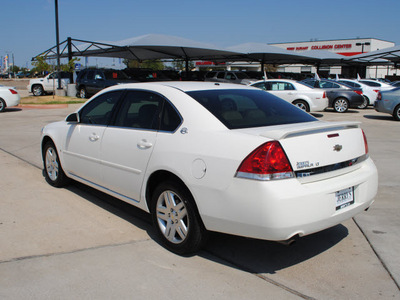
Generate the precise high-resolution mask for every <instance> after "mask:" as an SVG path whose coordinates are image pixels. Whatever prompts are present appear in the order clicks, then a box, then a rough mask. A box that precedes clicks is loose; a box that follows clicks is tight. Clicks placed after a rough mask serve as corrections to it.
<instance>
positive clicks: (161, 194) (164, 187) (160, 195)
mask: <svg viewBox="0 0 400 300" xmlns="http://www.w3.org/2000/svg"><path fill="white" fill-rule="evenodd" d="M151 214H152V219H153V223H154V225H155V227H156V230H157V234H158V235H159V236H160V238H161V240H162V243H163V244H164V246H165V247H166V248H167V249H169V250H171V251H172V252H175V253H177V254H189V253H193V252H196V251H197V250H199V249H200V248H201V246H202V245H203V244H204V242H205V240H206V236H207V232H206V230H205V228H204V226H203V224H202V222H201V220H200V216H199V214H198V212H197V208H196V206H195V203H194V200H193V197H192V195H191V194H190V192H189V190H188V189H187V188H186V187H185V186H184V185H183V184H180V183H178V182H175V181H167V182H163V183H161V184H160V185H158V186H157V187H156V189H155V190H154V193H153V196H152V201H151Z"/></svg>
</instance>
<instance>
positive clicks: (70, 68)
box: [60, 57, 80, 73]
mask: <svg viewBox="0 0 400 300" xmlns="http://www.w3.org/2000/svg"><path fill="white" fill-rule="evenodd" d="M77 61H80V59H79V58H77V57H74V58H73V59H71V60H70V61H69V62H68V63H67V64H62V65H61V66H60V67H61V71H64V72H68V73H72V72H73V71H74V70H75V63H76V62H77Z"/></svg>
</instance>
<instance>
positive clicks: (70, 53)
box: [67, 37, 74, 83]
mask: <svg viewBox="0 0 400 300" xmlns="http://www.w3.org/2000/svg"><path fill="white" fill-rule="evenodd" d="M67 44H68V63H69V62H70V61H71V60H72V42H71V38H70V37H68V38H67ZM69 82H70V83H74V74H73V73H70V74H69Z"/></svg>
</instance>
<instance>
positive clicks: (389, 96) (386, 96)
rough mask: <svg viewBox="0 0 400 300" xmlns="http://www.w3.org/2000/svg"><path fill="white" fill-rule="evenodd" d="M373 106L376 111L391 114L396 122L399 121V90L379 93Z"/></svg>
mask: <svg viewBox="0 0 400 300" xmlns="http://www.w3.org/2000/svg"><path fill="white" fill-rule="evenodd" d="M374 106H375V110H376V111H379V112H382V113H388V114H391V115H392V116H393V118H394V119H395V120H396V121H400V88H396V89H393V90H389V91H380V92H379V93H378V97H377V99H376V101H375V104H374Z"/></svg>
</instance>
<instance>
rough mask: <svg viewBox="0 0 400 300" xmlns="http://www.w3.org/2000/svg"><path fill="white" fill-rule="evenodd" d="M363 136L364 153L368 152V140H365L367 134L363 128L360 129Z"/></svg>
mask: <svg viewBox="0 0 400 300" xmlns="http://www.w3.org/2000/svg"><path fill="white" fill-rule="evenodd" d="M362 134H363V138H364V146H365V154H368V151H369V149H368V142H367V136H366V135H365V133H364V130H362Z"/></svg>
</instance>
